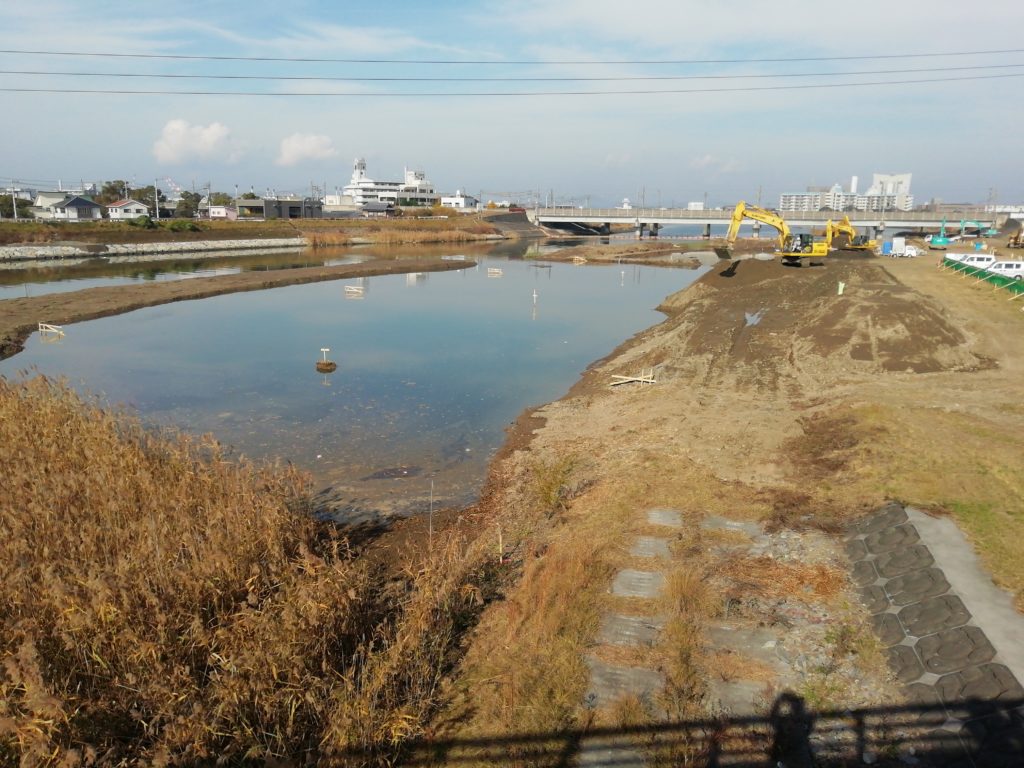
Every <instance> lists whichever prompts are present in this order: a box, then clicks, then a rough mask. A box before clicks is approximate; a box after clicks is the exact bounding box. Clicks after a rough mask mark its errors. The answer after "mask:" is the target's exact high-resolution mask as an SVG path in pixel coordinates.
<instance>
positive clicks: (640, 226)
mask: <svg viewBox="0 0 1024 768" xmlns="http://www.w3.org/2000/svg"><path fill="white" fill-rule="evenodd" d="M645 229H647V225H646V224H645V223H643V222H642V221H638V222H637V223H636V239H637V240H643V239H644V230H645Z"/></svg>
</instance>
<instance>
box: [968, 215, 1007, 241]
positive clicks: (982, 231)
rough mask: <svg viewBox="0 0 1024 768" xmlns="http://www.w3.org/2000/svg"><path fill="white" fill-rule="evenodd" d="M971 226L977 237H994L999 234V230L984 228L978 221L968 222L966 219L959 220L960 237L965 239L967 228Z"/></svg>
mask: <svg viewBox="0 0 1024 768" xmlns="http://www.w3.org/2000/svg"><path fill="white" fill-rule="evenodd" d="M970 226H973V227H974V228H975V230H976V231H977V237H995V236H996V235H998V234H999V230H998V229H995V228H994V227H986V226H985V225H984V224H982V223H981V222H980V221H970V220H967V219H960V237H961V238H963V237H966V235H967V228H968V227H970Z"/></svg>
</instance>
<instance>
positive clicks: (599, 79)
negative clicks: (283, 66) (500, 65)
mask: <svg viewBox="0 0 1024 768" xmlns="http://www.w3.org/2000/svg"><path fill="white" fill-rule="evenodd" d="M1021 67H1024V62H1022V63H1020V64H979V65H975V66H968V67H921V68H915V69H867V70H860V71H850V72H783V73H771V74H768V73H763V72H762V73H755V74H741V75H612V76H609V77H338V76H330V75H205V74H200V75H196V74H181V73H166V72H158V73H149V74H148V73H145V72H63V71H50V70H47V71H44V70H28V69H4V70H0V75H27V76H32V77H37V76H47V75H49V76H54V77H128V78H161V79H172V80H270V81H312V80H315V81H327V82H346V83H364V82H388V83H548V82H559V83H576V82H627V81H644V80H662V81H665V80H755V79H774V78H784V77H863V76H865V75H901V74H926V73H929V74H930V73H935V72H967V71H977V70H990V69H1019V68H1021Z"/></svg>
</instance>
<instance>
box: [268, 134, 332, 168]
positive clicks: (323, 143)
mask: <svg viewBox="0 0 1024 768" xmlns="http://www.w3.org/2000/svg"><path fill="white" fill-rule="evenodd" d="M337 154H338V150H336V149H335V148H334V147H333V146H332V145H331V137H330V136H323V135H319V134H314V133H293V134H292V135H291V136H286V137H285V138H283V139H281V151H280V153H279V154H278V156H277V160H276V161H275V162H276V163H277V164H278V165H285V166H288V165H298V164H299V163H301V162H304V161H306V160H324V159H326V158H328V157H334V156H335V155H337Z"/></svg>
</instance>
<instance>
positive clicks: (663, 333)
mask: <svg viewBox="0 0 1024 768" xmlns="http://www.w3.org/2000/svg"><path fill="white" fill-rule="evenodd" d="M840 283H843V284H845V290H844V292H843V293H842V294H840V293H839V291H838V286H839V284H840ZM663 310H664V311H665V312H666V313H667V314H668V315H669V318H668V319H667V320H666V321H665V322H664V323H662V324H660V325H659V326H657V327H654V328H652V329H650V330H649V331H647V332H644V333H642V334H639V335H638V336H637V337H636V338H634V339H633V340H631V341H630V342H628V343H626V344H624V345H623V346H622V347H621V348H619V349H618V350H616V352H615V353H614V354H612V355H611V356H609V357H608V358H606V359H605V360H603V361H599V362H598V363H596V364H595V365H594V366H592V367H591V369H590V370H589V371H588V372H587V373H586V375H585V376H584V377H583V379H582V380H581V381H580V382H579V384H577V385H576V386H575V387H574V388H573V390H572V391H571V392H570V393H569V394H568V395H567V396H566V397H565V398H563V399H562V400H560V401H558V402H555V403H552V404H550V405H548V406H545V407H543V408H540V409H538V410H536V411H534V412H531V413H530V414H527V415H526V416H525V417H524V419H523V420H522V421H521V422H520V424H519V425H518V427H517V430H516V431H513V438H512V439H513V445H514V446H517V447H519V448H521V450H514V448H513V447H512V446H510V450H509V452H508V454H507V456H506V457H505V458H504V459H503V461H502V462H501V464H500V466H497V467H496V468H495V476H496V477H499V478H501V483H499V486H498V487H497V488H496V489H495V490H494V491H493V494H494V496H495V497H496V498H495V499H494V500H492V501H493V503H494V504H496V505H497V506H499V507H501V508H503V509H511V510H515V509H517V508H519V507H521V506H522V504H523V501H522V500H523V499H524V498H531V499H534V500H535V503H536V500H537V499H545V500H546V501H547V509H548V510H549V512H548V515H547V517H546V518H545V519H543V521H541V522H539V523H536V524H534V525H532V526H527V527H525V528H523V527H519V528H518V529H515V528H513V530H512V531H510V530H507V529H506V530H505V531H504V538H503V539H500V540H501V541H503V546H505V547H506V548H507V551H506V552H505V558H506V560H507V562H509V567H510V568H513V569H518V571H517V572H518V573H519V574H520V575H521V577H520V578H519V580H518V582H517V583H516V584H515V586H514V587H512V588H510V589H509V590H508V591H507V593H506V594H505V599H504V600H503V601H501V602H500V603H495V604H494V605H493V606H491V608H489V610H488V611H487V612H486V613H485V615H484V617H483V620H482V622H481V625H480V627H479V628H478V630H477V632H476V634H475V636H474V638H473V643H472V644H471V646H470V648H469V652H468V655H467V658H466V660H465V661H464V663H463V664H462V666H461V668H460V671H459V675H458V676H457V678H456V679H455V681H454V682H453V684H452V685H451V686H450V688H449V690H448V693H447V696H448V700H447V701H448V703H447V706H446V707H445V708H444V710H443V713H442V715H441V716H440V717H438V718H437V719H436V722H435V730H434V731H433V734H434V735H433V738H435V739H439V740H442V741H445V740H447V741H446V743H447V744H449V749H450V753H449V754H450V755H454V756H456V757H457V758H458V759H467V760H471V759H478V758H479V757H480V756H481V755H484V754H488V749H490V748H492V746H493V745H495V744H501V743H509V742H503V741H502V740H503V739H510V738H511V739H513V740H515V739H521V740H522V741H521V742H516V743H522V744H524V745H534V746H536V745H537V744H541V743H547V744H548V747H549V749H548V751H547V752H545V754H549V755H551V762H550V764H551V765H554V764H557V762H558V758H557V755H558V754H559V750H560V749H569V750H570V751H575V750H576V749H582V750H583V753H584V755H586V754H588V744H589V742H588V740H587V734H588V733H591V732H595V731H596V732H603V733H604V734H605V735H606V736H608V735H609V734H620V735H622V736H623V737H624V739H625V741H626V742H627V743H628V744H631V745H633V746H632V747H629V746H627V747H624V748H623V749H626V750H627V752H628V750H629V749H630V748H634V747H635V748H636V749H637V750H640V751H643V750H645V749H646V750H648V751H650V750H652V749H654V748H655V747H656V746H657V743H658V742H659V740H661V741H662V742H664V741H665V739H667V738H668V736H669V735H671V734H669V731H671V728H668V729H666V724H670V723H675V724H677V725H678V724H686V723H695V722H697V723H699V722H705V723H707V724H708V726H707V727H709V728H710V727H712V726H711V725H710V723H711V722H712V721H710V720H708V718H709V717H715V716H717V715H721V714H722V713H725V714H727V715H731V716H733V717H735V716H740V717H744V716H745V717H750V718H753V719H752V720H750V721H747V724H748V725H752V724H754V723H755V721H756V722H757V723H759V724H761V725H764V726H765V727H767V725H768V724H769V722H770V720H769V717H768V716H769V712H770V711H772V710H773V709H774V708H775V707H777V706H779V702H780V701H783V702H785V701H788V702H789V705H790V706H793V705H795V704H794V702H796V703H797V704H798V706H799V707H800V711H823V710H824V711H827V710H831V711H835V712H843V711H849V710H850V709H853V708H857V707H868V708H870V707H876V708H882V707H885V706H897V707H898V706H899V704H900V703H901V702H903V703H907V704H911V703H912V702H913V692H912V691H911V690H910V689H901V688H900V686H899V684H898V682H899V681H898V680H897V679H896V678H895V677H894V674H895V673H894V670H893V668H891V667H890V666H889V664H888V663H887V660H888V659H889V658H890V657H891V651H889V650H887V649H886V645H887V643H886V642H885V640H884V638H883V639H880V637H879V635H878V634H877V633H876V631H875V628H876V625H875V624H873V623H872V622H873V620H872V619H871V616H870V613H869V611H868V609H867V608H866V607H865V605H864V603H862V595H861V594H860V592H859V589H858V586H857V584H856V583H855V581H854V577H853V575H852V574H854V570H853V567H852V564H851V562H850V560H849V559H848V554H847V550H846V542H845V540H844V537H843V534H844V532H845V531H846V530H847V527H848V526H849V525H850V524H851V523H852V522H854V521H856V520H858V519H861V518H862V517H864V516H865V515H867V514H869V513H870V512H871V511H872V510H875V509H878V508H880V507H882V506H883V505H884V504H885V503H886V502H887V501H889V500H892V499H896V500H900V501H903V502H907V503H912V504H914V505H916V506H918V507H923V508H926V509H929V510H932V511H933V512H934V513H935V514H942V515H950V516H952V518H953V519H954V520H955V521H956V523H957V524H958V525H959V526H960V528H961V529H962V530H964V531H965V532H966V534H967V536H968V538H969V539H970V540H971V542H972V544H973V546H974V548H975V550H976V552H977V553H978V554H979V555H980V558H981V562H982V563H983V564H984V567H985V568H986V569H987V570H988V572H989V573H990V574H991V576H992V578H994V580H995V581H996V583H997V584H999V585H1001V586H1003V587H1004V588H1005V589H1006V590H1008V591H1009V592H1010V594H1012V595H1013V596H1015V598H1016V601H1017V606H1018V608H1020V607H1021V605H1022V602H1024V601H1022V596H1024V566H1022V565H1021V563H1022V561H1024V559H1022V558H1021V557H1020V554H1021V545H1020V542H1021V541H1022V540H1024V503H1022V501H1021V499H1022V498H1024V488H1022V486H1021V483H1022V480H1021V478H1022V477H1024V438H1022V437H1021V435H1024V409H1022V408H1021V407H1020V406H1019V403H1020V402H1022V398H1024V384H1022V378H1021V376H1020V373H1021V366H1022V363H1021V360H1024V354H1022V353H1024V338H1022V334H1021V333H1020V326H1021V322H1022V318H1021V316H1020V312H1019V308H1018V307H1016V306H1014V305H1012V304H1009V303H1007V302H1006V300H1005V296H1001V295H996V294H993V293H992V292H991V291H988V292H985V291H979V290H976V289H973V288H971V287H970V286H969V285H967V284H965V283H964V282H963V281H959V280H956V279H955V278H954V277H952V276H950V275H949V274H946V273H941V272H939V271H938V270H937V269H936V267H935V262H934V261H933V260H931V259H928V260H925V259H920V260H888V259H886V260H882V259H875V258H871V257H865V256H862V255H852V254H847V255H840V256H837V257H835V258H830V259H829V260H827V265H826V266H824V267H820V268H803V269H789V268H785V267H783V266H782V265H781V264H779V263H778V262H760V261H745V262H741V263H739V264H738V266H737V267H736V268H735V269H734V270H727V269H725V268H724V267H723V268H719V269H715V270H714V271H712V272H710V273H709V274H707V275H706V276H705V277H703V278H702V279H701V280H700V281H698V282H697V283H696V284H694V285H693V286H692V287H690V288H689V289H687V290H685V291H683V292H680V293H678V294H675V295H673V296H671V297H669V298H668V299H667V300H666V301H665V303H664V306H663ZM645 370H646V371H653V378H654V379H655V381H656V383H653V384H635V385H629V384H627V385H624V386H618V387H612V386H611V385H612V383H613V381H614V379H613V376H635V375H637V374H639V373H641V372H643V371H645ZM499 523H500V521H499ZM496 534H497V532H496ZM495 539H496V541H498V540H499V539H498V536H497V535H496V536H495ZM940 565H941V564H940ZM784 691H789V692H791V694H792V697H793V698H791V699H789V700H785V699H781V698H779V697H780V694H781V693H782V692H784ZM787 695H789V694H787ZM879 711H881V710H879ZM894 711H895V710H894ZM890 714H892V713H890ZM602 728H603V729H606V730H604V731H601V729H602ZM908 729H909V726H908ZM755 730H756V729H755ZM910 730H912V729H910ZM769 731H770V729H769ZM675 733H676V734H677V735H679V734H682V735H683V736H685V735H686V734H690V733H691V730H687V729H686V728H681V730H678V731H676V732H675ZM526 734H529V735H530V738H529V739H527V738H526V737H525V735H526ZM659 734H660V735H659ZM545 738H546V739H547V742H545V741H544V740H545ZM837 738H838V737H837ZM844 738H845V737H844ZM884 738H891V744H892V745H896V744H898V743H902V742H900V741H899V739H900V738H902V736H899V734H897V735H895V736H893V735H892V734H890V736H888V737H884ZM771 742H772V739H771V735H770V732H769V733H765V732H758V733H753V732H751V734H750V738H749V740H748V743H747V746H748V747H749V748H750V749H751V750H753V754H763V755H765V757H767V752H768V750H769V747H770V746H771ZM905 743H906V744H910V743H911V742H910V741H907V742H905ZM663 746H664V744H663ZM818 746H819V747H820V746H821V745H818ZM841 746H842V745H838V746H836V749H840V747H841ZM527 748H528V746H523V749H527ZM665 748H666V749H667V750H668V751H667V752H666V751H665V750H662V751H660V752H658V754H659V755H661V756H662V757H663V758H664V759H669V760H674V761H677V763H678V762H681V761H683V760H693V759H702V756H703V757H707V754H706V752H704V750H706V749H708V748H709V742H707V741H705V740H702V739H698V738H694V739H690V740H689V741H687V739H678V740H677V741H676V742H673V743H672V744H669V745H668V746H666V747H665ZM821 748H822V749H824V748H825V747H821ZM851 748H852V747H851ZM861 748H863V745H862V746H861ZM816 749H817V747H816ZM892 751H893V755H892V757H893V759H896V758H897V757H898V756H899V754H898V748H897V747H896V746H893V748H892ZM594 754H596V755H598V756H600V755H601V754H603V753H601V752H600V749H598V750H597V752H595V753H594ZM844 754H845V753H844ZM907 754H911V753H907ZM625 755H626V752H623V753H621V754H620V753H616V754H615V755H611V754H610V753H609V754H604V757H605V758H609V757H611V756H614V757H616V759H625ZM666 755H668V757H665V756H666ZM595 759H596V758H595ZM630 759H632V758H630ZM539 764H545V765H546V764H548V763H547V762H544V761H543V760H542V761H541V763H539Z"/></svg>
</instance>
